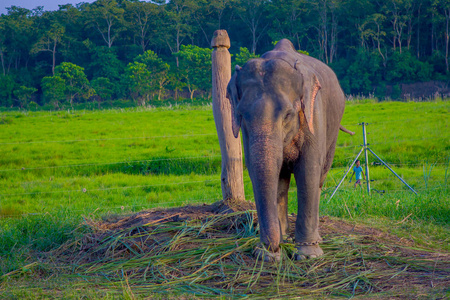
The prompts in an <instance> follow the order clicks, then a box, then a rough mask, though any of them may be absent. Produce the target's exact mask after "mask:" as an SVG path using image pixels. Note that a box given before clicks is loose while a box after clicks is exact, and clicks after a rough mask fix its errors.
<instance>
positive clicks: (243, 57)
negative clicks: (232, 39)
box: [231, 47, 259, 71]
mask: <svg viewBox="0 0 450 300" xmlns="http://www.w3.org/2000/svg"><path fill="white" fill-rule="evenodd" d="M258 57H259V55H256V54H253V53H250V51H249V50H248V49H247V48H245V47H240V48H239V53H236V55H234V64H233V69H232V70H231V71H233V70H234V67H235V66H236V65H239V66H241V67H242V66H243V65H244V64H245V63H246V62H247V61H249V60H250V59H252V58H258Z"/></svg>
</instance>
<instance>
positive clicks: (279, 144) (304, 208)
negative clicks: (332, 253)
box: [227, 39, 351, 260]
mask: <svg viewBox="0 0 450 300" xmlns="http://www.w3.org/2000/svg"><path fill="white" fill-rule="evenodd" d="M227 98H228V99H229V101H230V104H231V119H232V131H233V134H234V136H235V137H236V138H238V137H239V130H241V131H242V140H243V145H244V155H245V163H246V166H247V169H248V172H249V176H250V179H251V182H252V186H253V192H254V198H255V203H256V210H257V216H258V223H259V234H260V241H261V245H260V246H258V247H257V248H256V249H255V252H254V254H255V255H260V254H261V253H263V254H264V257H265V260H279V259H280V243H282V242H283V238H284V237H286V235H287V231H288V190H289V185H290V180H291V174H294V177H295V180H296V184H297V198H298V199H297V201H298V214H297V219H296V222H295V243H296V245H295V249H296V251H295V253H294V258H295V259H297V260H300V259H308V258H314V257H319V256H321V255H322V254H323V251H322V249H321V248H320V246H319V242H320V241H321V237H320V235H319V200H320V192H321V189H322V186H323V184H324V181H325V178H326V176H327V173H328V171H329V170H330V168H331V164H332V162H333V157H334V152H335V147H336V140H337V137H338V133H339V129H341V130H343V131H346V132H349V133H351V132H350V131H348V130H346V129H345V128H344V127H342V126H341V125H340V122H341V119H342V115H343V113H344V106H345V96H344V93H343V91H342V89H341V87H340V85H339V82H338V79H337V77H336V75H335V73H334V72H333V71H332V70H331V69H330V68H329V67H328V66H327V65H326V64H324V63H322V62H321V61H319V60H317V59H315V58H313V57H310V56H308V55H304V54H300V53H298V52H297V51H296V50H295V48H294V45H293V44H292V43H291V42H290V41H289V40H287V39H283V40H281V41H279V42H278V43H277V44H276V46H275V48H274V49H273V50H272V51H269V52H266V53H265V54H263V55H262V56H261V57H260V58H255V59H251V60H249V61H248V62H247V63H245V64H244V65H243V66H242V67H240V66H236V68H235V72H234V73H233V75H232V77H231V79H230V81H229V83H228V86H227Z"/></svg>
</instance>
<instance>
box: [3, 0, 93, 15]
mask: <svg viewBox="0 0 450 300" xmlns="http://www.w3.org/2000/svg"><path fill="white" fill-rule="evenodd" d="M94 1H95V0H0V14H6V13H7V10H6V8H7V7H11V6H13V5H14V6H20V7H23V8H27V9H33V8H36V7H38V6H43V7H44V10H58V8H59V7H58V5H62V4H69V3H70V4H72V5H74V6H75V4H78V3H81V2H88V3H92V2H94Z"/></svg>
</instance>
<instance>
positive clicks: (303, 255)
mask: <svg viewBox="0 0 450 300" xmlns="http://www.w3.org/2000/svg"><path fill="white" fill-rule="evenodd" d="M311 244H312V245H309V244H306V243H305V244H303V245H302V244H300V245H297V246H296V247H295V248H296V249H297V251H296V253H295V254H294V258H295V260H304V259H309V258H316V257H319V256H322V255H323V250H322V248H320V246H319V244H318V243H311Z"/></svg>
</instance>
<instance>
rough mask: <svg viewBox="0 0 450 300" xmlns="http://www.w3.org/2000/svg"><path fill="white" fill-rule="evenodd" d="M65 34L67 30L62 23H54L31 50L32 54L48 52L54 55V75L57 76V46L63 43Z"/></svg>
mask: <svg viewBox="0 0 450 300" xmlns="http://www.w3.org/2000/svg"><path fill="white" fill-rule="evenodd" d="M64 32H65V28H64V27H63V26H62V25H61V24H60V23H58V22H56V21H52V24H51V25H50V28H48V29H46V30H45V31H44V32H43V33H42V35H41V37H40V38H39V40H38V41H37V42H36V43H35V44H34V46H33V48H32V49H31V53H38V52H43V51H46V52H50V53H51V54H52V75H55V65H56V46H57V45H58V44H59V43H60V42H61V40H62V38H63V35H64Z"/></svg>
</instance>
